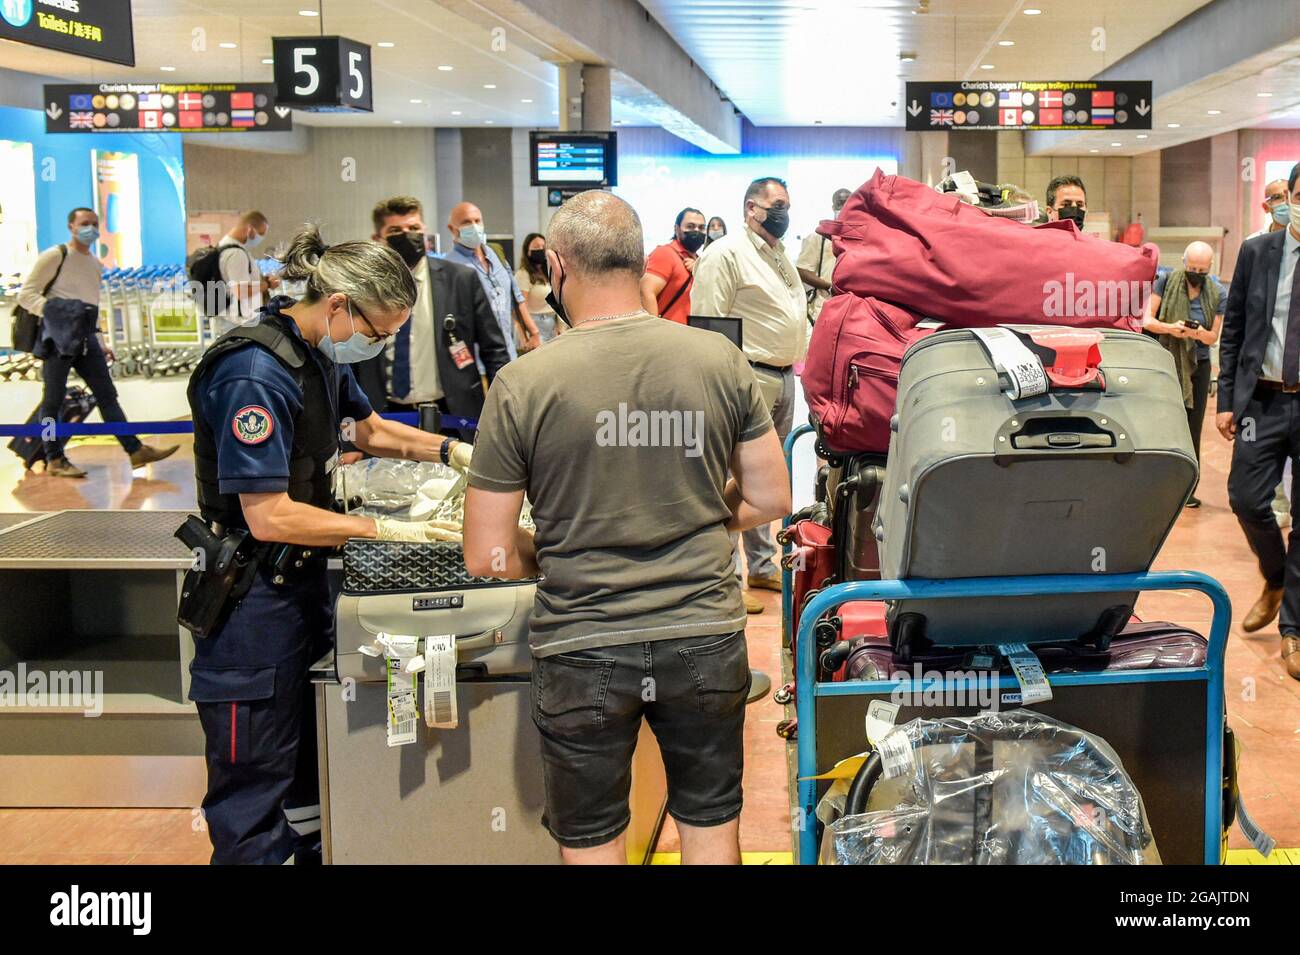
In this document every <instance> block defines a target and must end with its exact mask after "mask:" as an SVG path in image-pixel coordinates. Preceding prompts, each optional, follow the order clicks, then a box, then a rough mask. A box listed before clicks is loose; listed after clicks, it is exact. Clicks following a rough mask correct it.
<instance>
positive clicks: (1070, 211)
mask: <svg viewBox="0 0 1300 955" xmlns="http://www.w3.org/2000/svg"><path fill="white" fill-rule="evenodd" d="M1087 214H1088V193H1087V191H1086V190H1085V189H1084V188H1083V180H1082V179H1080V178H1079V177H1078V176H1057V177H1056V178H1055V179H1053V180H1052V181H1051V182H1049V183H1048V184H1047V220H1048V221H1049V222H1051V221H1053V220H1055V219H1070V220H1072V221H1073V222H1074V224H1075V225H1076V226H1078V227H1079V231H1080V232H1082V231H1083V220H1084V219H1085V218H1086V217H1087Z"/></svg>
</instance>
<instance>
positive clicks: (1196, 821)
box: [782, 427, 1232, 865]
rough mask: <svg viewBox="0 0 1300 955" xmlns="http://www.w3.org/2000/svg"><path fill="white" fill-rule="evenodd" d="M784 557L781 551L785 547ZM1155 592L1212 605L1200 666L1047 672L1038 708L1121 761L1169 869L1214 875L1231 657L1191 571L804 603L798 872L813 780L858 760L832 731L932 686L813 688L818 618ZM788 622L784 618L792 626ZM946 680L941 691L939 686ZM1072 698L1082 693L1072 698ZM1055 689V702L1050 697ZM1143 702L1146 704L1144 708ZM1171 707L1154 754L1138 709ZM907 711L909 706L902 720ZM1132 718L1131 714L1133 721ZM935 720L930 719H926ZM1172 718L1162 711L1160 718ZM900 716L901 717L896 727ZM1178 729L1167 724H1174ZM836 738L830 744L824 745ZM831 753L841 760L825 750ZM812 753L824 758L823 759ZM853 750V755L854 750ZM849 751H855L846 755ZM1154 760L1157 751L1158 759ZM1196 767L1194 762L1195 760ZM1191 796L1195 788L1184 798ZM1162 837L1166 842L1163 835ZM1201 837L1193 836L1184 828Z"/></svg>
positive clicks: (1220, 599)
mask: <svg viewBox="0 0 1300 955" xmlns="http://www.w3.org/2000/svg"><path fill="white" fill-rule="evenodd" d="M811 430H812V429H810V428H808V427H800V428H796V429H795V430H793V431H792V432H791V433H790V435H789V437H788V438H787V439H786V443H785V455H786V461H787V465H789V463H790V461H791V459H792V455H793V450H794V444H795V442H796V441H797V440H798V438H800V437H802V436H803V435H804V434H807V433H808V432H809V431H811ZM783 549H785V548H783ZM1156 590H1195V591H1199V592H1201V593H1204V594H1205V595H1206V596H1207V597H1209V598H1210V601H1211V603H1212V604H1213V609H1214V615H1213V622H1212V625H1211V628H1210V637H1209V642H1208V646H1207V650H1206V655H1205V662H1204V663H1203V664H1202V665H1201V666H1195V667H1180V668H1170V669H1163V670H1141V671H1128V672H1124V671H1100V672H1077V673H1054V674H1050V675H1049V678H1048V682H1049V684H1050V685H1051V686H1052V688H1053V691H1054V699H1053V700H1051V701H1048V702H1046V703H1043V704H1039V705H1036V706H1035V707H1034V709H1036V710H1040V711H1042V712H1045V713H1048V714H1049V715H1055V716H1057V717H1058V718H1062V719H1066V720H1067V721H1069V722H1071V723H1073V724H1075V725H1077V726H1079V727H1080V728H1081V729H1085V730H1087V731H1089V732H1093V733H1096V734H1098V735H1100V736H1102V737H1103V738H1106V739H1107V741H1108V742H1110V743H1111V745H1112V746H1114V747H1115V749H1116V750H1117V752H1119V754H1120V756H1121V758H1123V759H1124V763H1125V768H1126V769H1127V770H1128V771H1129V772H1130V774H1131V775H1133V776H1134V778H1135V782H1137V783H1138V786H1139V789H1140V790H1143V789H1144V786H1146V787H1147V789H1148V790H1154V788H1159V789H1161V791H1160V792H1155V791H1143V796H1144V799H1146V800H1147V805H1148V811H1149V812H1150V813H1151V816H1152V824H1153V828H1154V829H1155V831H1156V834H1157V844H1158V845H1161V840H1162V839H1164V840H1168V849H1169V851H1168V852H1166V849H1165V848H1163V847H1162V849H1161V851H1162V857H1165V858H1166V861H1170V862H1175V861H1182V862H1193V861H1197V859H1199V861H1201V862H1203V863H1204V864H1207V865H1214V864H1217V863H1218V862H1219V861H1220V858H1221V851H1222V844H1223V822H1224V814H1225V813H1224V792H1223V779H1224V759H1225V755H1224V725H1225V703H1224V695H1223V694H1224V668H1223V661H1224V652H1225V650H1226V647H1227V637H1228V628H1229V623H1230V621H1231V618H1232V608H1231V603H1230V601H1229V599H1228V595H1227V593H1226V592H1225V591H1224V589H1223V587H1222V585H1221V584H1219V583H1218V582H1217V581H1215V580H1214V579H1213V578H1211V577H1209V576H1207V575H1205V574H1202V573H1198V572H1193V571H1170V572H1160V573H1132V574H1069V575H1044V576H1025V577H983V578H964V579H955V580H862V581H852V582H848V583H840V584H834V585H832V586H829V587H827V588H825V589H824V590H822V591H821V592H819V593H817V594H816V595H815V596H813V597H811V598H810V599H809V601H808V603H807V606H806V607H805V608H804V609H803V612H802V613H801V614H800V615H799V626H798V634H797V642H796V656H795V660H794V672H795V681H796V687H797V692H796V707H797V715H798V726H799V731H798V764H797V772H798V781H797V783H798V788H797V792H798V809H799V812H800V815H799V819H800V828H799V842H798V855H799V862H800V864H804V865H808V864H813V863H815V862H816V861H817V823H816V818H815V810H816V802H817V797H818V781H817V780H816V779H814V778H813V777H814V776H816V775H817V773H818V772H819V771H821V770H825V769H828V768H829V767H830V765H832V764H833V763H835V762H837V761H838V759H840V758H843V757H845V756H849V755H852V753H853V752H858V751H860V750H861V748H862V746H861V745H860V739H861V736H862V731H861V730H860V729H857V730H856V732H855V733H850V734H849V735H847V736H845V734H843V733H839V734H836V733H834V732H833V730H834V729H837V728H838V727H840V726H845V725H847V724H852V726H851V727H850V728H852V727H861V725H862V723H861V717H862V715H863V713H865V709H866V705H867V702H868V698H869V697H876V698H884V699H889V698H890V696H891V694H892V693H893V692H894V691H896V690H900V689H901V690H906V691H907V692H908V693H916V692H922V691H924V689H925V688H926V687H927V686H933V684H934V683H935V682H936V681H934V680H926V679H923V680H922V681H921V683H920V684H919V685H915V684H912V683H911V682H909V681H898V680H872V681H860V682H842V683H833V682H819V681H818V680H817V644H816V639H815V636H814V627H815V624H816V622H817V620H818V619H819V618H821V617H822V616H823V615H824V614H826V613H827V612H828V611H831V610H834V609H835V608H837V607H839V606H840V605H841V604H844V603H846V602H848V601H853V600H882V601H883V600H908V599H912V600H916V599H926V600H932V599H951V598H972V597H1030V596H1038V595H1050V594H1061V593H1123V592H1134V591H1156ZM790 593H791V575H790V571H789V570H783V573H782V611H783V616H785V615H788V614H791V613H794V612H795V611H794V609H793V608H792V607H790V605H789V599H790ZM787 619H788V618H787ZM939 682H942V681H939ZM995 682H996V686H997V691H998V692H999V693H1000V694H1001V693H1003V692H1011V693H1014V692H1016V691H1017V690H1018V689H1019V684H1018V683H1017V682H1016V679H1015V677H1013V676H1011V675H1001V674H999V675H998V677H997V679H996V681H995ZM1074 688H1080V689H1079V690H1075V689H1074ZM1099 689H1106V691H1107V692H1111V690H1112V689H1113V691H1114V693H1115V694H1116V698H1117V702H1118V703H1119V704H1120V707H1127V710H1128V711H1127V712H1124V710H1123V709H1122V708H1117V709H1115V710H1112V709H1111V708H1110V707H1109V706H1107V707H1098V706H1097V705H1096V699H1097V694H1098V691H1099ZM1058 690H1059V691H1061V692H1060V693H1059V694H1057V693H1056V691H1058ZM1144 694H1149V695H1150V699H1148V698H1147V697H1146V696H1145V695H1144ZM1166 705H1170V706H1177V707H1179V713H1178V715H1185V716H1186V719H1184V720H1181V721H1179V720H1176V719H1170V720H1162V725H1161V726H1160V730H1161V733H1162V734H1165V738H1164V740H1163V741H1162V742H1163V744H1164V745H1163V746H1161V747H1153V746H1152V745H1151V743H1152V740H1151V738H1150V736H1149V734H1147V735H1146V736H1142V734H1141V732H1140V731H1141V730H1142V729H1143V728H1144V726H1146V725H1149V723H1146V721H1145V720H1144V719H1143V717H1144V715H1145V713H1144V710H1150V709H1154V708H1159V707H1163V706H1166ZM907 709H908V707H906V706H905V707H904V710H907ZM1135 709H1136V711H1137V712H1134V710H1135ZM821 711H825V712H824V713H822V715H823V717H824V718H825V719H826V720H827V725H826V727H825V729H826V732H824V733H822V734H821V737H820V738H819V734H818V717H819V712H821ZM932 712H933V711H932ZM1164 715H1166V716H1168V715H1169V713H1168V712H1164ZM901 720H902V717H900V721H901ZM1170 724H1173V725H1170ZM833 735H838V736H839V737H840V738H839V739H837V740H830V741H829V743H828V741H827V739H826V737H828V736H833ZM836 745H838V747H839V749H838V751H835V752H831V751H830V750H833V749H835V746H836ZM819 746H821V747H822V752H821V753H820V754H819ZM853 747H856V748H853ZM849 749H851V752H850V751H847V750H849ZM1156 750H1159V752H1158V753H1155V752H1154V751H1156ZM1193 752H1195V753H1196V755H1197V756H1198V757H1200V756H1202V755H1203V766H1199V767H1198V766H1196V765H1194V764H1193V765H1189V759H1188V757H1190V755H1191V754H1192V753H1193ZM1153 759H1160V760H1161V765H1160V766H1159V767H1155V766H1146V765H1145V764H1144V760H1153ZM1198 762H1200V760H1199V759H1198ZM1180 769H1181V770H1182V773H1183V776H1182V778H1180V779H1179V780H1177V781H1172V780H1171V781H1170V783H1169V788H1171V789H1172V790H1173V791H1174V792H1173V793H1170V792H1166V791H1164V787H1162V786H1161V785H1160V784H1161V783H1162V782H1164V777H1165V776H1167V775H1168V774H1169V773H1170V772H1178V771H1179V770H1180ZM1180 786H1181V787H1183V789H1182V792H1187V791H1191V792H1193V793H1194V792H1195V790H1197V789H1199V790H1200V793H1199V797H1200V798H1198V799H1197V802H1196V804H1193V805H1189V804H1188V803H1187V800H1186V799H1185V798H1180V795H1181V793H1180V792H1179V787H1180ZM1188 787H1190V790H1189V789H1188ZM1162 829H1163V832H1162ZM1192 829H1196V830H1197V831H1196V832H1192V831H1190V830H1192Z"/></svg>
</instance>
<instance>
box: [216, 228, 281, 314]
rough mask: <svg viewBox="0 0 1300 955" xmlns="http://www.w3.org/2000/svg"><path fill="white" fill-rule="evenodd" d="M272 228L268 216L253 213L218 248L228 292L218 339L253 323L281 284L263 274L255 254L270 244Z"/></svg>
mask: <svg viewBox="0 0 1300 955" xmlns="http://www.w3.org/2000/svg"><path fill="white" fill-rule="evenodd" d="M269 228H270V223H269V222H268V221H267V218H266V216H264V215H262V213H260V212H258V211H257V210H255V209H254V210H250V211H249V212H245V213H243V214H242V215H240V217H239V220H238V221H237V222H236V223H235V224H234V225H233V226H232V227H231V229H230V231H229V232H227V233H226V234H225V235H224V236H222V238H221V241H220V242H219V243H218V244H217V255H218V258H217V267H218V269H219V270H220V272H221V283H222V287H223V288H224V290H225V304H224V307H223V308H222V310H221V314H220V315H219V316H217V317H216V318H215V319H214V321H213V331H214V332H215V333H216V334H217V335H223V334H225V333H226V332H228V331H230V330H231V329H232V328H234V327H235V326H236V325H239V324H241V323H243V322H248V321H252V319H253V316H254V315H256V314H257V310H258V309H259V308H261V307H262V302H263V301H264V300H265V297H266V294H267V293H268V292H269V291H270V290H271V289H273V288H275V287H276V286H277V285H279V284H280V280H279V279H278V278H277V277H275V276H273V275H272V276H265V275H263V274H262V270H261V269H260V268H258V266H257V253H256V252H254V251H253V250H254V249H256V248H257V247H258V246H260V245H261V244H262V243H263V242H264V241H266V233H267V230H268V229H269Z"/></svg>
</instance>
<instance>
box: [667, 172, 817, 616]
mask: <svg viewBox="0 0 1300 955" xmlns="http://www.w3.org/2000/svg"><path fill="white" fill-rule="evenodd" d="M744 201H745V227H744V228H743V229H737V230H736V231H735V232H733V233H731V234H729V235H726V236H724V237H723V238H721V239H719V240H718V241H717V242H714V243H713V244H712V245H710V246H709V247H708V248H707V249H705V250H704V253H703V254H702V255H701V256H700V261H699V263H698V264H697V265H696V267H695V285H694V287H693V288H692V289H691V314H692V315H709V316H719V317H726V318H739V319H741V340H742V342H743V347H744V351H745V357H746V358H747V359H748V360H749V364H750V366H751V367H752V368H753V369H754V376H755V378H757V379H758V385H759V388H760V390H761V391H762V393H763V397H764V399H765V400H766V402H767V408H768V411H769V412H770V413H771V415H772V422H773V424H775V425H776V432H777V435H778V436H779V437H780V438H781V440H782V441H784V440H785V436H786V435H787V434H789V432H790V427H791V425H792V424H793V422H794V387H795V386H794V370H793V367H792V366H793V365H794V363H795V362H797V361H801V360H802V359H803V357H804V353H805V352H806V351H807V350H808V318H807V307H808V303H807V301H806V300H805V298H804V291H803V282H802V281H801V280H800V278H799V272H798V270H797V269H796V268H795V265H794V263H793V262H791V261H790V257H789V256H788V255H786V252H785V247H784V246H783V245H782V244H781V238H782V236H784V235H785V233H786V230H787V229H788V228H789V227H790V193H789V192H787V191H786V187H785V183H784V182H783V181H782V180H780V179H776V178H774V177H770V176H769V177H764V178H762V179H755V180H754V181H753V182H751V183H750V184H749V188H748V189H746V190H745V200H744ZM744 542H745V560H746V563H747V564H748V579H749V586H750V588H751V590H752V589H754V588H758V589H761V590H774V591H778V592H779V591H780V589H781V575H780V573H778V571H777V569H776V564H775V563H774V562H773V557H774V556H775V554H776V548H775V546H774V545H773V543H772V535H771V533H770V531H769V529H768V527H766V526H760V527H755V528H752V529H750V530H748V531H745V533H744ZM746 597H747V598H748V600H747V607H746V609H749V606H752V603H750V601H752V599H753V598H752V595H751V594H746ZM759 606H760V607H761V606H762V605H761V604H760V605H759ZM751 612H753V611H751Z"/></svg>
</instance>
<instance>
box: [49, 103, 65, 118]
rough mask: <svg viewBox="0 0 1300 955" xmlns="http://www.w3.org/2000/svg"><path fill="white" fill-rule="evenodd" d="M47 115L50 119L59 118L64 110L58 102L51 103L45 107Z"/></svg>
mask: <svg viewBox="0 0 1300 955" xmlns="http://www.w3.org/2000/svg"><path fill="white" fill-rule="evenodd" d="M45 115H46V116H48V117H49V118H50V119H58V118H59V117H60V116H62V115H63V110H61V109H60V108H59V104H58V103H51V104H50V105H49V106H47V107H45Z"/></svg>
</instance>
